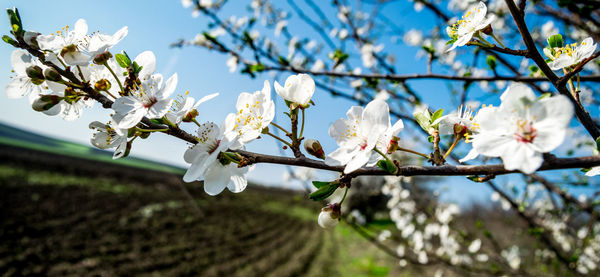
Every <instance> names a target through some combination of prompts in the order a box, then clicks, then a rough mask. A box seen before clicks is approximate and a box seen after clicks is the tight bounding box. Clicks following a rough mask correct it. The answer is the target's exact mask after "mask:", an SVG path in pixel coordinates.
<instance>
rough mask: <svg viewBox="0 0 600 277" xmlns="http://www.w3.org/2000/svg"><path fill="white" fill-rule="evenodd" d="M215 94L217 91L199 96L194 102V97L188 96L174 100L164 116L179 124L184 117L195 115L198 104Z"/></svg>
mask: <svg viewBox="0 0 600 277" xmlns="http://www.w3.org/2000/svg"><path fill="white" fill-rule="evenodd" d="M186 95H187V93H186ZM217 96H219V94H218V93H213V94H209V95H206V96H204V97H202V98H200V99H199V100H198V101H196V102H195V103H194V98H193V97H189V96H187V97H185V98H182V99H178V100H175V101H174V103H173V105H172V106H171V110H170V111H169V112H167V114H166V115H165V116H166V117H167V120H169V121H171V122H172V123H175V124H179V123H180V122H181V121H182V120H184V119H185V118H193V117H195V115H197V113H198V111H197V110H196V109H197V108H198V106H200V104H202V103H204V102H206V101H208V100H211V99H213V98H215V97H217ZM194 111H195V112H194ZM194 113H195V114H194Z"/></svg>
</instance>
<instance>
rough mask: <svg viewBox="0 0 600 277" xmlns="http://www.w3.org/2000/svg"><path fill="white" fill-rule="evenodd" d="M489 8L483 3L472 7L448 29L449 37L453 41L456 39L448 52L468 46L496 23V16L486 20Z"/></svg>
mask: <svg viewBox="0 0 600 277" xmlns="http://www.w3.org/2000/svg"><path fill="white" fill-rule="evenodd" d="M486 13H487V6H486V5H485V4H484V3H483V2H479V4H477V5H474V6H472V7H471V8H470V9H469V10H468V11H467V12H466V13H465V14H464V15H463V17H462V19H460V20H458V22H456V23H455V24H454V25H452V26H451V27H448V29H447V32H448V35H449V36H450V37H451V38H452V39H456V41H454V43H453V44H452V47H450V49H448V51H451V50H454V48H456V47H458V46H464V45H466V44H467V43H468V42H469V41H471V39H472V38H473V36H474V35H475V34H476V33H477V32H479V31H481V30H483V29H484V28H485V27H487V26H488V25H490V23H492V21H494V19H495V16H494V15H491V16H490V17H488V18H486V17H485V16H486Z"/></svg>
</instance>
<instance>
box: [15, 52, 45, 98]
mask: <svg viewBox="0 0 600 277" xmlns="http://www.w3.org/2000/svg"><path fill="white" fill-rule="evenodd" d="M10 63H11V65H12V68H13V72H14V73H15V76H13V77H11V80H10V82H9V83H8V85H7V86H6V95H7V96H8V98H12V99H14V98H21V97H23V96H29V102H30V103H33V100H35V98H36V97H37V96H38V95H39V94H40V93H42V92H43V91H44V87H45V84H44V80H37V81H35V80H34V81H33V82H36V84H34V83H33V82H32V79H31V78H30V77H29V76H27V72H26V70H27V68H28V67H30V66H40V68H43V65H41V64H40V63H39V62H37V60H34V59H33V58H32V57H31V55H29V53H27V51H25V50H21V49H17V50H14V51H13V52H12V54H11V55H10Z"/></svg>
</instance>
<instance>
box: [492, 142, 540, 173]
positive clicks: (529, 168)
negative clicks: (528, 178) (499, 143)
mask: <svg viewBox="0 0 600 277" xmlns="http://www.w3.org/2000/svg"><path fill="white" fill-rule="evenodd" d="M507 150H508V151H506V152H505V153H504V154H503V155H502V162H503V163H504V168H506V169H507V170H516V169H518V170H520V171H522V172H523V173H526V174H531V173H533V172H535V171H536V170H537V169H538V168H540V166H541V165H542V163H543V162H544V159H543V157H542V154H541V153H538V152H536V151H534V150H533V149H531V147H530V146H528V145H527V144H526V143H515V144H511V146H510V147H509V148H508V149H507Z"/></svg>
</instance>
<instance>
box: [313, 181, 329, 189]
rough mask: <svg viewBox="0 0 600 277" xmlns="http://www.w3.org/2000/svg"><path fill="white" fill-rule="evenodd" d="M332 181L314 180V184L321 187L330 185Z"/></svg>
mask: <svg viewBox="0 0 600 277" xmlns="http://www.w3.org/2000/svg"><path fill="white" fill-rule="evenodd" d="M329 183H331V182H321V181H313V182H312V184H313V186H315V188H321V187H322V186H325V185H329Z"/></svg>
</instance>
